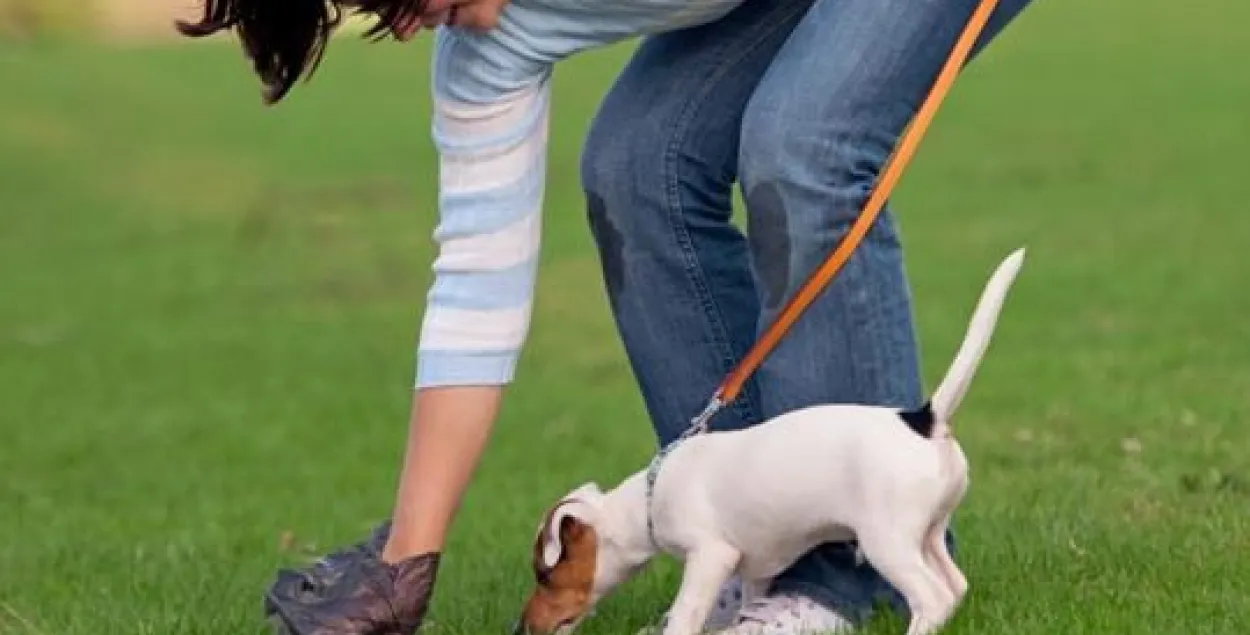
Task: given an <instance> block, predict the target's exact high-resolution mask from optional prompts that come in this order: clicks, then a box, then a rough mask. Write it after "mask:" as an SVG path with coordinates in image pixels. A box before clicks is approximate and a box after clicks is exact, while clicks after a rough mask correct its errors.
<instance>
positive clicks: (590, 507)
mask: <svg viewBox="0 0 1250 635" xmlns="http://www.w3.org/2000/svg"><path fill="white" fill-rule="evenodd" d="M596 509H597V508H596V506H595V505H594V504H592V503H590V502H588V501H586V500H583V499H581V498H574V497H572V496H570V497H568V498H565V499H564V500H562V501H560V502H559V503H557V504H556V506H555V508H553V509H552V510H551V513H550V514H548V516H547V522H545V523H543V525H542V526H541V527H540V528H539V535H538V540H539V543H540V545H541V546H540V553H541V563H542V566H543V567H545V568H547V569H551V568H552V567H555V566H556V564H558V563H559V562H560V556H561V555H563V554H564V540H565V539H566V538H569V539H572V538H574V537H575V536H572V535H568V534H570V533H571V532H579V531H584V530H585V525H590V524H593V523H594V519H595V512H596Z"/></svg>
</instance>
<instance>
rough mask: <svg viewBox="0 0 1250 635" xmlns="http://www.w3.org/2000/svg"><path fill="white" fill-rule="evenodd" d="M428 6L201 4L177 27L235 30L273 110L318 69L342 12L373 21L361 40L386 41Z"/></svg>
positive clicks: (402, 1) (197, 31)
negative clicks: (196, 17) (193, 17)
mask: <svg viewBox="0 0 1250 635" xmlns="http://www.w3.org/2000/svg"><path fill="white" fill-rule="evenodd" d="M425 4H426V0H332V1H330V2H327V0H204V13H203V16H202V17H201V18H200V21H199V22H187V21H182V20H180V21H178V22H177V24H176V26H177V28H178V31H179V32H180V33H182V34H183V35H185V36H187V37H204V36H207V35H212V34H214V33H217V32H218V31H223V30H230V29H234V30H235V31H236V32H237V33H238V36H239V40H240V41H241V43H242V44H243V50H244V52H246V53H247V56H248V57H249V58H251V60H252V66H253V67H254V68H255V70H256V74H257V75H258V76H259V77H260V80H261V82H262V83H263V84H264V91H263V98H264V101H265V103H266V104H269V105H272V104H276V103H278V102H279V101H281V100H282V98H283V97H285V96H286V94H287V93H288V92H290V90H291V87H293V86H294V85H295V82H297V81H299V80H300V78H301V77H305V78H307V77H311V76H312V74H313V72H314V71H316V69H317V66H318V65H319V64H320V63H321V58H322V56H323V55H324V54H325V48H326V44H327V43H328V42H329V39H330V35H331V34H332V33H333V32H334V29H335V28H336V27H337V26H338V25H339V23H340V21H341V20H342V11H343V9H342V7H343V6H350V7H351V8H352V9H353V10H354V11H355V12H357V13H366V14H373V15H374V16H376V17H377V23H376V24H374V25H373V26H372V27H371V28H370V29H369V30H368V31H367V32H366V33H365V36H366V37H369V38H373V39H382V38H384V37H386V35H387V33H389V32H390V31H391V30H392V29H393V28H394V27H396V26H397V25H398V23H399V22H400V20H403V19H405V18H406V17H411V16H419V15H421V13H422V11H423V10H424V8H425Z"/></svg>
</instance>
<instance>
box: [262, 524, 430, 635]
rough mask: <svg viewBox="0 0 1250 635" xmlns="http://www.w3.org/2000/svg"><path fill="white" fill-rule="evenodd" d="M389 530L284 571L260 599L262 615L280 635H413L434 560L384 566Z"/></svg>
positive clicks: (386, 527) (421, 614)
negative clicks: (262, 606)
mask: <svg viewBox="0 0 1250 635" xmlns="http://www.w3.org/2000/svg"><path fill="white" fill-rule="evenodd" d="M389 529H390V526H389V524H385V525H383V526H381V527H379V528H378V529H376V530H375V531H374V534H373V536H372V537H371V538H370V540H368V541H366V542H363V543H360V544H357V545H354V546H352V547H349V548H347V549H343V550H341V551H337V552H334V553H331V554H328V555H326V556H325V557H323V558H321V559H320V560H318V561H317V562H316V563H314V564H312V565H311V566H309V567H306V568H304V569H283V570H281V571H279V572H278V575H277V578H276V580H275V581H274V582H273V584H272V585H270V587H269V589H268V590H267V591H266V593H265V600H264V612H265V616H266V617H267V618H268V620H269V622H270V623H271V624H272V625H273V626H274V628H275V629H276V632H277V633H279V634H280V635H412V633H414V632H415V631H416V630H417V628H418V627H419V626H420V625H421V622H422V621H423V620H424V619H425V613H426V610H427V609H428V608H429V602H430V596H431V595H432V593H433V590H434V582H435V579H436V576H437V573H438V563H439V554H438V553H428V554H422V555H419V556H415V557H413V558H409V559H407V560H404V561H403V562H399V563H397V564H393V565H392V564H388V563H385V562H383V561H382V559H381V552H382V548H383V547H384V546H385V544H386V537H387V534H388V533H389Z"/></svg>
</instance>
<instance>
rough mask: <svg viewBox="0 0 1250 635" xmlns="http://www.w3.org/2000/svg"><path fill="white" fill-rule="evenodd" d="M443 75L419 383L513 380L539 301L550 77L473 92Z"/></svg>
mask: <svg viewBox="0 0 1250 635" xmlns="http://www.w3.org/2000/svg"><path fill="white" fill-rule="evenodd" d="M452 52H454V51H450V52H449V51H447V50H445V49H444V50H440V51H439V53H440V54H443V55H448V54H449V53H452ZM443 70H444V71H446V70H447V69H446V67H444V68H443ZM435 75H436V78H435V86H434V91H433V93H434V122H433V135H434V143H435V146H436V147H437V149H438V152H439V196H438V204H439V221H438V225H437V227H436V229H435V232H434V241H435V242H436V244H437V249H438V254H437V256H436V258H435V260H434V263H433V273H434V278H433V282H432V284H431V287H430V290H429V293H428V297H427V304H426V309H425V316H424V319H423V322H422V325H421V335H420V343H419V346H418V352H417V358H418V359H417V379H416V384H417V387H418V388H425V387H434V386H456V385H501V384H507V383H510V382H511V381H512V378H513V375H514V372H515V368H516V362H517V359H518V357H519V355H520V352H521V348H522V345H523V344H524V342H525V340H526V337H527V335H528V331H529V325H530V316H531V312H532V307H533V295H534V283H535V276H536V273H537V266H538V252H539V245H540V236H541V225H542V222H541V218H542V217H541V208H542V202H543V186H544V180H545V171H546V152H547V124H548V99H549V95H550V89H549V84H548V81H547V76H546V75H542V76H539V77H536V78H535V81H533V82H531V83H529V84H528V85H526V86H524V87H522V88H520V89H518V90H514V91H510V92H508V93H507V94H506V95H504V96H501V97H494V98H492V99H488V100H487V99H480V98H477V96H476V95H474V98H472V99H466V98H465V97H464V95H463V94H461V93H460V92H458V91H457V90H456V87H455V85H454V83H452V82H454V81H455V79H456V78H455V77H446V76H445V75H444V76H443V77H442V78H441V79H440V76H439V71H438V70H437V69H436V73H435Z"/></svg>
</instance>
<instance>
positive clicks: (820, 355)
mask: <svg viewBox="0 0 1250 635" xmlns="http://www.w3.org/2000/svg"><path fill="white" fill-rule="evenodd" d="M976 1H977V0H743V1H741V2H740V1H739V0H633V1H631V0H610V1H605V2H602V3H600V2H593V1H591V0H513V2H512V4H506V3H507V0H428V4H427V3H425V2H421V1H420V0H351V2H340V3H339V4H340V5H343V6H351V7H357V8H360V9H362V10H364V11H367V12H371V13H374V14H376V15H378V16H379V17H380V18H381V19H380V21H379V30H381V29H386V28H389V29H390V30H391V31H392V32H393V33H394V34H395V36H396V37H397V38H399V39H407V38H409V37H411V36H412V35H413V34H414V33H415V32H416V31H417V30H418V29H419V28H420V27H421V26H433V25H440V24H450V25H453V26H455V27H466V26H467V27H471V28H474V29H476V30H473V31H469V30H465V29H460V28H451V29H447V28H443V29H439V30H438V35H437V38H438V41H437V46H436V54H435V62H434V64H435V77H434V101H435V126H434V128H435V140H436V144H437V146H438V148H439V151H440V155H441V156H440V159H441V166H440V168H441V169H440V215H441V221H440V224H439V228H438V230H437V231H436V235H435V238H436V240H437V241H438V242H439V256H438V258H437V259H436V261H435V263H434V269H435V272H436V277H435V281H434V283H433V287H432V288H431V291H430V297H429V300H430V306H429V307H428V308H427V311H426V317H425V322H424V324H423V328H422V335H421V345H420V351H419V359H418V369H417V390H416V394H415V398H414V403H413V409H412V416H411V421H410V433H409V442H408V447H407V451H406V454H405V459H404V469H403V472H402V475H401V479H400V484H399V488H398V493H397V496H396V506H395V509H394V513H393V518H392V523H388V524H387V525H384V526H383V527H381V528H380V529H379V531H377V532H376V533H375V535H374V537H373V538H372V539H371V540H369V541H367V542H365V543H362V544H360V545H357V546H355V547H352V548H350V549H347V550H344V551H340V552H337V553H334V554H331V555H329V556H327V557H326V558H324V559H323V560H322V561H321V562H319V563H318V564H316V565H314V566H313V567H310V568H307V569H304V570H299V571H295V570H286V571H282V572H280V573H279V575H278V578H277V580H276V582H275V583H274V585H273V586H272V587H271V588H270V590H269V592H268V593H267V595H266V600H267V601H266V605H267V611H268V613H269V614H271V615H272V616H273V617H274V618H276V619H277V620H278V621H279V622H280V624H281V626H282V627H283V628H285V629H286V630H288V631H290V632H293V633H299V634H311V633H314V632H315V633H318V634H319V635H380V634H384V633H386V634H389V633H410V632H412V631H413V630H415V628H416V627H417V626H418V625H419V624H420V623H421V621H422V619H423V617H424V614H425V610H426V607H427V605H428V601H429V598H430V595H431V593H432V591H433V588H434V583H435V579H436V575H435V574H436V571H437V566H438V561H439V553H440V551H441V549H442V546H443V541H444V537H445V535H446V532H447V530H448V527H449V526H450V524H451V522H452V518H453V516H454V514H455V511H456V508H457V507H458V505H459V502H460V497H461V494H462V493H463V491H464V489H465V487H466V486H467V484H468V481H469V479H470V477H471V474H472V472H473V470H474V468H475V466H476V464H477V461H478V458H479V456H480V454H481V452H482V449H483V447H484V445H485V442H486V439H487V437H488V435H489V433H490V429H491V426H492V424H493V421H494V418H495V415H496V412H497V410H498V406H499V402H500V399H501V397H502V387H503V386H504V385H506V384H507V383H509V382H510V381H511V378H512V372H513V367H514V363H515V360H516V357H517V354H518V351H519V350H520V346H521V344H522V342H523V340H524V339H525V335H526V332H527V330H528V321H529V311H530V293H531V291H532V287H533V279H534V275H535V263H536V262H537V258H536V253H537V244H538V241H537V238H538V226H539V221H538V216H537V213H538V212H537V210H538V208H539V207H540V206H541V198H542V187H541V186H542V182H543V180H544V175H543V171H542V170H543V167H542V164H543V161H542V159H543V155H544V152H545V139H546V136H545V135H546V127H545V126H546V113H547V106H546V104H547V96H548V82H547V78H548V76H549V73H550V69H551V66H552V65H553V64H554V63H555V62H556V61H558V60H559V59H562V58H564V57H566V56H568V55H570V54H573V53H575V52H577V51H580V50H585V49H587V48H590V47H593V46H599V45H602V44H606V43H608V42H612V41H616V40H619V39H623V38H625V37H629V36H632V35H636V34H640V33H661V32H662V33H664V34H662V35H657V36H654V37H652V38H651V39H650V40H649V41H647V42H645V43H644V44H643V46H642V47H641V48H640V49H639V50H638V52H637V53H636V54H635V56H634V58H633V60H632V61H631V63H630V64H629V66H628V68H627V69H626V70H625V71H624V73H623V74H622V75H621V77H620V78H619V79H618V81H617V84H616V85H615V87H614V88H613V89H612V92H611V93H610V94H609V96H608V97H607V99H606V101H605V102H604V104H603V106H602V108H601V111H600V112H599V114H598V116H597V117H596V120H595V123H594V125H593V127H592V130H591V133H590V137H589V139H588V142H587V147H586V152H585V156H584V162H583V179H584V184H585V189H586V194H587V200H588V213H589V217H590V221H591V227H592V230H593V233H594V236H595V239H596V243H597V244H598V247H599V251H600V256H601V262H602V266H603V275H604V280H605V285H606V287H607V289H608V293H609V297H610V302H611V306H612V310H613V314H614V316H615V318H616V321H617V324H618V327H619V329H620V332H621V335H622V337H623V339H624V342H625V346H626V350H627V352H628V355H629V358H630V361H631V364H632V367H633V369H634V372H635V374H636V376H637V378H638V381H639V384H640V386H641V388H642V391H643V395H644V398H645V401H646V404H647V407H648V409H649V412H650V414H651V416H652V419H653V422H654V424H655V428H656V432H657V435H658V437H659V440H660V441H661V442H662V443H663V442H667V441H668V440H671V439H672V438H673V437H674V436H675V435H676V434H678V433H679V432H680V430H681V428H682V427H683V426H684V425H685V422H686V421H688V419H689V417H690V416H691V415H693V414H694V413H695V412H696V411H698V410H699V409H700V407H701V406H702V405H703V401H704V400H705V399H706V397H707V396H708V395H709V394H710V393H711V391H712V389H713V388H714V387H715V385H716V384H717V383H718V382H719V381H720V379H721V378H722V377H723V376H724V374H725V373H726V372H728V370H729V369H730V368H731V367H732V366H733V364H734V363H735V362H736V361H737V359H739V358H740V357H741V356H742V355H743V354H744V353H745V351H746V349H747V347H748V346H749V345H750V343H751V342H752V341H753V339H754V337H755V335H756V333H757V332H758V331H759V329H761V328H762V327H764V326H766V325H767V324H768V322H769V321H770V320H771V318H772V316H773V315H774V313H775V312H776V311H777V310H778V309H779V307H780V306H781V304H782V303H783V302H784V300H785V299H787V298H788V297H789V295H790V294H791V293H792V291H793V290H794V289H795V288H796V287H797V286H798V285H799V284H801V283H802V281H803V280H804V278H805V277H806V276H807V274H808V272H809V271H810V270H811V269H812V268H813V267H814V266H815V265H816V264H817V263H818V262H819V261H820V260H821V259H822V258H823V257H824V256H825V255H826V254H827V253H828V251H829V250H830V249H832V248H833V246H834V245H835V244H836V243H837V241H838V239H839V237H840V236H841V235H842V234H843V233H844V231H845V230H846V228H847V226H848V225H849V224H850V222H851V221H852V220H853V218H854V217H855V215H856V214H857V213H858V211H859V209H860V207H861V206H862V204H863V201H864V199H865V198H866V196H867V194H868V192H869V190H870V188H871V187H872V185H873V181H874V179H875V176H876V174H877V173H878V171H879V170H880V168H881V165H882V162H883V161H884V160H885V158H886V156H887V155H888V153H889V151H890V149H891V148H892V146H893V143H894V141H895V139H896V138H897V137H898V135H899V134H900V132H901V130H902V129H903V127H904V126H905V125H906V124H907V122H908V121H909V119H910V117H911V115H912V114H913V113H914V112H915V110H916V108H917V107H918V105H919V103H920V101H921V99H922V98H923V97H924V95H925V93H926V91H927V89H928V87H929V85H930V84H931V82H932V80H933V78H934V76H935V75H936V73H937V70H938V68H939V67H940V65H941V64H942V62H943V61H944V59H945V57H946V56H947V54H948V53H949V51H950V48H951V46H952V44H953V42H954V40H955V38H956V36H957V34H958V32H959V31H960V29H961V28H962V27H963V25H964V23H965V22H966V21H967V19H968V17H969V15H970V14H971V12H972V9H973V7H974V6H975V4H976ZM1027 2H1028V0H1001V5H1000V7H999V9H998V11H997V12H996V14H995V16H994V17H993V19H992V20H991V24H990V25H989V27H988V28H987V32H986V34H985V35H984V36H983V37H982V45H983V44H984V43H985V42H987V41H988V40H989V39H990V38H991V37H993V35H994V34H996V33H997V32H998V31H999V30H1001V29H1002V27H1003V26H1005V24H1006V23H1007V22H1009V21H1010V19H1011V18H1013V17H1014V16H1015V15H1016V14H1017V13H1018V12H1019V11H1020V10H1021V9H1022V8H1023V6H1024V5H1025V4H1027ZM505 5H506V6H505ZM726 13H728V14H727V15H725V14H726ZM721 16H724V17H723V18H722V19H719V20H717V21H714V22H713V20H716V19H717V18H721ZM333 22H334V19H333V16H332V15H331V14H330V13H329V12H328V11H327V9H326V6H325V5H324V4H323V2H322V0H291V1H289V2H285V3H276V2H272V0H212V1H210V2H209V3H208V5H207V7H206V9H205V17H204V19H203V20H202V21H201V23H200V24H196V25H183V31H184V32H185V33H187V34H189V35H202V34H207V33H211V32H214V31H217V30H220V29H227V28H237V30H238V31H239V34H240V37H241V39H242V40H243V43H244V46H245V48H246V50H247V51H248V53H249V55H250V56H251V58H252V59H253V63H254V65H255V67H256V70H257V72H258V74H259V75H260V76H261V78H262V79H263V80H264V81H265V83H266V85H267V87H268V89H267V93H266V99H267V101H269V102H270V103H273V102H276V101H277V100H279V99H281V98H282V97H283V96H284V95H285V94H286V93H287V91H288V90H289V89H290V87H291V86H292V85H293V84H294V82H295V81H297V80H298V78H299V77H301V76H303V75H304V74H305V72H306V71H307V70H308V69H310V68H312V67H313V66H315V62H316V60H317V59H318V57H319V56H320V54H321V50H322V48H323V46H324V44H325V41H326V36H327V35H328V33H329V28H330V27H331V26H332V25H333ZM697 24H704V26H698V27H694V28H687V29H684V30H679V28H680V27H687V26H692V25H697ZM487 27H493V28H491V29H490V30H489V31H486V30H484V29H485V28H487ZM674 87H681V90H680V91H675V90H673V88H674ZM740 148H741V149H744V151H742V152H740ZM657 158H658V159H659V160H657ZM735 179H740V181H741V183H742V188H743V191H744V192H745V194H746V201H747V206H748V212H749V216H750V229H751V232H750V234H751V235H750V239H749V241H748V240H747V239H745V238H744V237H743V236H741V235H740V234H739V233H738V232H737V231H736V230H735V229H734V227H733V226H732V225H731V224H730V222H729V215H730V186H731V184H732V183H733V182H734V180H735ZM644 278H645V284H642V283H643V282H644ZM910 311H911V309H910V306H909V299H908V292H907V287H906V282H905V279H904V275H903V264H902V255H901V251H900V248H899V244H898V239H897V235H896V233H895V231H894V227H893V224H892V220H891V219H890V217H889V215H888V213H887V214H883V215H882V219H881V220H880V221H878V223H877V225H876V226H875V227H874V229H873V230H872V231H871V232H870V233H869V236H868V238H867V240H866V241H865V243H864V244H863V245H862V246H861V247H860V248H859V249H858V250H857V252H856V254H855V255H854V257H852V259H851V260H850V262H849V263H848V264H847V266H846V267H845V268H844V269H843V271H842V273H841V274H840V275H839V277H838V279H837V280H836V281H835V282H834V283H833V284H832V285H831V287H830V289H829V290H828V291H827V292H826V293H825V294H823V296H822V297H821V299H820V300H818V301H817V302H816V303H815V304H814V305H813V306H812V307H811V308H810V309H809V310H808V312H807V313H806V314H805V315H804V317H803V319H802V320H800V321H799V323H798V324H797V325H796V326H795V327H794V329H793V330H792V331H791V332H790V334H789V335H788V336H787V338H786V339H785V340H784V341H783V342H782V344H781V345H780V346H779V347H778V349H777V350H776V352H774V353H773V355H772V356H771V357H770V359H769V360H768V361H767V362H766V363H765V364H764V366H763V367H762V368H761V369H760V371H759V372H758V373H757V375H756V377H755V379H754V380H753V382H752V383H751V385H750V386H748V388H747V390H746V391H745V392H744V395H743V397H742V398H741V399H740V400H739V401H738V403H737V404H735V406H734V408H732V409H729V410H726V411H725V412H723V413H721V415H720V416H718V417H717V419H716V420H714V421H713V426H715V427H717V428H721V429H725V428H738V427H742V426H747V425H752V424H754V423H757V422H759V421H760V420H762V419H765V418H767V417H770V416H773V415H775V414H778V413H780V412H784V411H787V410H790V409H793V408H796V407H800V406H804V405H808V404H811V403H816V402H830V401H838V402H846V401H854V402H868V403H879V404H890V405H897V406H900V407H910V406H915V405H919V404H918V403H917V401H918V400H920V399H921V395H922V391H921V386H920V378H919V369H918V361H917V356H916V352H915V341H914V335H913V332H912V330H913V329H912V323H911V314H910ZM673 351H680V353H681V354H677V355H674V354H672V353H673ZM883 595H884V596H889V597H893V598H895V601H896V602H897V601H898V600H897V594H895V593H893V592H892V591H891V590H890V589H888V587H887V585H885V584H884V582H883V581H881V580H880V578H879V577H878V576H877V575H876V574H875V573H874V572H872V571H871V569H869V568H868V567H866V566H864V567H856V566H855V564H854V561H853V557H852V556H851V554H850V553H849V550H848V549H846V547H845V546H829V547H826V548H822V549H820V550H817V551H816V552H815V553H813V554H810V555H809V556H808V557H806V558H805V559H803V560H801V561H800V562H799V563H797V564H796V565H795V566H794V567H793V569H792V570H791V571H790V572H788V573H787V574H786V575H784V576H782V577H781V579H780V580H779V581H778V583H777V585H776V588H774V589H773V592H772V593H771V594H770V595H769V596H768V597H766V598H764V599H763V600H762V601H761V602H760V603H759V604H758V605H756V606H750V607H744V608H743V609H742V611H741V613H740V614H739V612H738V611H737V610H736V609H737V607H733V606H729V608H730V609H731V610H730V611H728V612H727V613H726V614H725V615H721V616H715V617H714V620H713V622H714V623H712V624H709V626H710V627H712V628H714V629H719V628H722V627H726V626H728V627H730V628H731V632H734V633H777V634H779V635H780V634H788V635H798V634H800V633H808V632H817V631H819V632H828V631H830V630H834V629H842V628H844V627H849V626H850V625H851V624H853V623H856V622H858V621H860V620H861V619H862V618H863V617H865V616H866V615H867V613H868V610H869V608H870V606H871V604H872V602H873V600H874V599H876V598H877V597H880V596H883ZM729 599H730V598H729V597H727V598H726V600H727V604H728V603H729V602H728V600H729ZM726 615H727V616H729V617H731V618H732V620H726V619H724V618H725V617H726ZM730 621H732V623H730Z"/></svg>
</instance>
